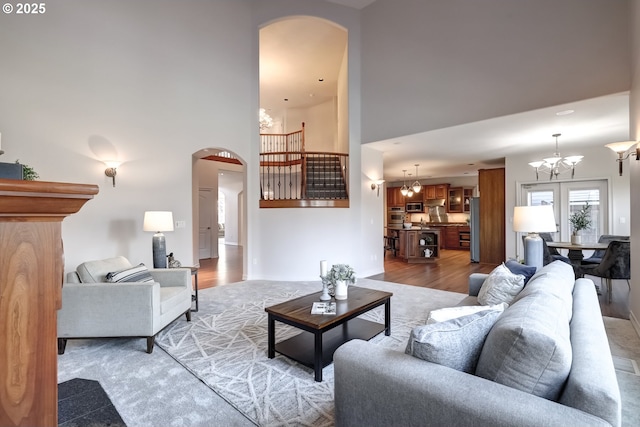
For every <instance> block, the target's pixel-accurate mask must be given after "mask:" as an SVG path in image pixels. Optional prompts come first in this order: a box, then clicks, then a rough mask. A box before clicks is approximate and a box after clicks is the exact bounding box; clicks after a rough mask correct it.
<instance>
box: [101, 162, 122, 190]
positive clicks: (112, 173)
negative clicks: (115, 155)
mask: <svg viewBox="0 0 640 427" xmlns="http://www.w3.org/2000/svg"><path fill="white" fill-rule="evenodd" d="M104 164H105V165H107V168H106V169H105V170H104V174H105V175H106V176H108V177H109V178H111V179H113V186H114V187H115V186H116V173H117V171H116V169H118V166H120V162H118V161H116V160H106V161H105V162H104Z"/></svg>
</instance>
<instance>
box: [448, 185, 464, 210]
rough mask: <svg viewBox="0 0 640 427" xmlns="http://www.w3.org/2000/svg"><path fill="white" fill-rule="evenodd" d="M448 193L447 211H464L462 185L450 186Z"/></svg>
mask: <svg viewBox="0 0 640 427" xmlns="http://www.w3.org/2000/svg"><path fill="white" fill-rule="evenodd" d="M447 194H448V195H447V212H449V213H462V204H463V202H464V200H463V199H462V187H453V188H449V191H448V193H447Z"/></svg>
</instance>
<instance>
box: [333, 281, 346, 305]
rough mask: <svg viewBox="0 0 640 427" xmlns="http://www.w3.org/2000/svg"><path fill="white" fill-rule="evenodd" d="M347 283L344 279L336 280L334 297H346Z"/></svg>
mask: <svg viewBox="0 0 640 427" xmlns="http://www.w3.org/2000/svg"><path fill="white" fill-rule="evenodd" d="M348 286H349V285H348V284H347V282H346V281H344V280H336V288H335V290H336V299H338V300H343V299H347V288H348Z"/></svg>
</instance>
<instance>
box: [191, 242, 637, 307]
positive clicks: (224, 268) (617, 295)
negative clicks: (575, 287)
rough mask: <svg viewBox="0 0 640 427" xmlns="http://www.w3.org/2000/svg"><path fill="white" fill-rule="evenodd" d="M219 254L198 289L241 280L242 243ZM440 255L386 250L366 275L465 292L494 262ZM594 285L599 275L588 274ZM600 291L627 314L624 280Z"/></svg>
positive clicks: (203, 271) (203, 263)
mask: <svg viewBox="0 0 640 427" xmlns="http://www.w3.org/2000/svg"><path fill="white" fill-rule="evenodd" d="M218 252H219V255H220V257H219V258H217V259H216V258H210V259H201V260H200V270H199V271H198V285H199V288H200V289H205V288H210V287H214V286H222V285H228V284H231V283H235V282H240V281H241V280H242V247H241V246H233V245H224V244H221V245H219V247H218ZM440 255H441V257H440V259H439V260H438V261H437V262H435V263H431V264H407V263H406V262H404V261H402V260H401V259H400V258H395V257H393V256H392V255H391V254H390V253H387V254H386V256H385V260H384V269H385V272H384V273H381V274H376V275H374V276H370V277H368V278H369V279H375V280H384V281H387V282H394V283H403V284H407V285H413V286H422V287H425V288H432V289H441V290H444V291H451V292H460V293H467V282H468V277H469V274H471V273H489V272H491V270H493V269H494V268H495V265H488V264H478V263H472V262H471V261H470V259H469V252H468V251H457V250H445V249H443V250H441V253H440ZM591 279H593V280H594V282H595V283H596V285H599V284H600V280H599V279H598V278H591ZM601 288H602V289H603V292H602V295H600V297H599V298H600V309H601V311H602V314H603V315H605V316H610V317H618V318H621V319H628V318H629V288H628V287H627V283H626V282H625V281H624V280H614V282H613V298H612V302H611V304H608V303H607V294H606V289H605V286H604V284H603V285H602V286H601Z"/></svg>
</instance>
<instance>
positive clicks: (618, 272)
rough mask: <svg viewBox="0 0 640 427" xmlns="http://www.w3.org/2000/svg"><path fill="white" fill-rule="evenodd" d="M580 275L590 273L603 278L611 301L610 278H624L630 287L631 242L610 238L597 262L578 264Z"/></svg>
mask: <svg viewBox="0 0 640 427" xmlns="http://www.w3.org/2000/svg"><path fill="white" fill-rule="evenodd" d="M580 270H581V273H582V275H583V276H584V275H590V276H596V277H600V279H605V281H606V283H607V292H608V296H607V298H608V300H609V302H611V293H612V292H611V291H612V284H611V281H612V280H617V279H624V280H626V281H627V286H629V289H631V285H630V284H629V279H631V242H629V241H623V240H612V241H611V242H609V246H607V249H605V251H604V255H603V257H602V261H601V262H600V263H599V264H584V265H582V266H580Z"/></svg>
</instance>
